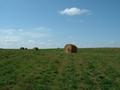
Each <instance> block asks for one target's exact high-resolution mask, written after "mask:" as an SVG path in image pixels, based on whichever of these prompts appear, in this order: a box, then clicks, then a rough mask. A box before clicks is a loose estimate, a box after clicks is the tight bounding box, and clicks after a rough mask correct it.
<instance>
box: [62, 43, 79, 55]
mask: <svg viewBox="0 0 120 90" xmlns="http://www.w3.org/2000/svg"><path fill="white" fill-rule="evenodd" d="M64 51H65V53H77V47H76V46H75V45H73V44H66V45H65V47H64Z"/></svg>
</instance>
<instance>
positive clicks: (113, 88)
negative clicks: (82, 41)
mask: <svg viewBox="0 0 120 90" xmlns="http://www.w3.org/2000/svg"><path fill="white" fill-rule="evenodd" d="M0 90H120V49H119V48H91V49H90V48H88V49H79V50H78V53H76V54H65V53H64V52H63V50H62V49H40V50H38V51H35V50H4V49H3V50H2V49H1V50H0Z"/></svg>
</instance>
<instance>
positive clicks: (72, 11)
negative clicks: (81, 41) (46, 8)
mask: <svg viewBox="0 0 120 90" xmlns="http://www.w3.org/2000/svg"><path fill="white" fill-rule="evenodd" d="M60 14H61V15H68V16H75V15H91V11H90V10H88V9H80V8H76V7H72V8H66V9H64V10H62V11H60Z"/></svg>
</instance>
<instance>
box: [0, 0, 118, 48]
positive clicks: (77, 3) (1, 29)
mask: <svg viewBox="0 0 120 90" xmlns="http://www.w3.org/2000/svg"><path fill="white" fill-rule="evenodd" d="M119 4H120V0H0V48H20V47H27V48H33V47H39V48H57V47H64V45H65V44H67V43H72V44H75V45H77V46H78V47H80V48H86V47H120V5H119Z"/></svg>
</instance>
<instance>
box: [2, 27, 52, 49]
mask: <svg viewBox="0 0 120 90" xmlns="http://www.w3.org/2000/svg"><path fill="white" fill-rule="evenodd" d="M50 37H51V31H50V29H48V28H44V27H39V28H33V29H29V30H27V29H0V47H2V48H19V47H21V46H24V47H28V48H29V47H31V48H32V46H33V47H34V46H38V47H39V46H40V47H41V46H44V45H43V43H44V41H45V40H46V39H49V38H50ZM41 43H42V44H41ZM45 43H46V42H45ZM45 43H44V44H45Z"/></svg>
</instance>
